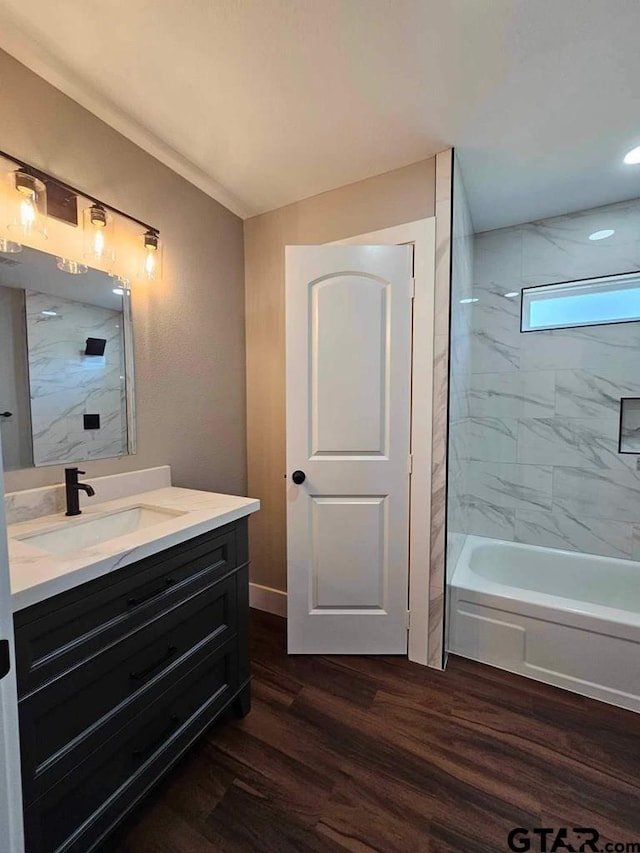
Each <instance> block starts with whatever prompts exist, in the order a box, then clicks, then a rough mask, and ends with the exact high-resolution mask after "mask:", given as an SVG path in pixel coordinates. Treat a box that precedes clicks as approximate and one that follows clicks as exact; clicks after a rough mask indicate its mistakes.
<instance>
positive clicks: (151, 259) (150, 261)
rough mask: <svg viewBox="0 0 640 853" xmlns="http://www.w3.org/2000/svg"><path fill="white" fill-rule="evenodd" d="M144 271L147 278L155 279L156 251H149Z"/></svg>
mask: <svg viewBox="0 0 640 853" xmlns="http://www.w3.org/2000/svg"><path fill="white" fill-rule="evenodd" d="M144 271H145V274H146V276H147V278H153V274H154V273H155V271H156V256H155V249H147V257H146V258H145V259H144Z"/></svg>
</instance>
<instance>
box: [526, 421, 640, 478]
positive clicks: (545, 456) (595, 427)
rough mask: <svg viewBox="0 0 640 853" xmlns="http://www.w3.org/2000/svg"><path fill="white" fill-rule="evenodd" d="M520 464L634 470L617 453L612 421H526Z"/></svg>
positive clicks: (614, 425) (615, 431)
mask: <svg viewBox="0 0 640 853" xmlns="http://www.w3.org/2000/svg"><path fill="white" fill-rule="evenodd" d="M517 461H518V462H520V463H523V464H534V465H560V466H565V467H571V466H573V467H576V468H600V469H603V468H604V469H617V468H630V467H631V465H630V463H629V462H628V461H626V460H625V458H624V456H621V455H620V454H619V453H618V423H617V421H615V420H613V419H612V418H609V419H606V420H603V419H598V418H526V419H523V420H521V421H520V423H519V426H518V460H517ZM633 467H634V468H635V463H633Z"/></svg>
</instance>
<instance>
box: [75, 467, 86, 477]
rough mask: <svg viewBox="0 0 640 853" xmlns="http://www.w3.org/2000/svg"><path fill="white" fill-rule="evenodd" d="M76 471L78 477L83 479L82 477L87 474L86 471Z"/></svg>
mask: <svg viewBox="0 0 640 853" xmlns="http://www.w3.org/2000/svg"><path fill="white" fill-rule="evenodd" d="M76 471H77V472H78V474H79V476H80V477H84V475H85V474H86V473H87V472H86V471H81V470H80V469H79V468H76Z"/></svg>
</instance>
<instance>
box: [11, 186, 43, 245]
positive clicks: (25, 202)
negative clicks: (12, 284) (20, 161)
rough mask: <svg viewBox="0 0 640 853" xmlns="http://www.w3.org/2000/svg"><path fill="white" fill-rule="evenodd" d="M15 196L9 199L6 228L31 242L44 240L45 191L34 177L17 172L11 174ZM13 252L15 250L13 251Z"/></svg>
mask: <svg viewBox="0 0 640 853" xmlns="http://www.w3.org/2000/svg"><path fill="white" fill-rule="evenodd" d="M11 179H12V183H13V188H14V190H15V194H12V195H11V197H10V198H9V205H10V209H11V219H10V221H9V222H8V223H7V228H8V229H10V230H11V231H14V232H16V233H19V234H21V235H22V237H24V238H26V239H28V240H31V239H33V238H34V237H36V236H39V237H44V238H46V236H47V233H46V211H47V189H46V186H45V184H44V183H43V182H42V181H41V180H40V179H39V178H36V177H35V176H34V175H31V174H29V173H28V172H25V171H21V170H18V171H16V172H12V173H11ZM14 251H15V249H14Z"/></svg>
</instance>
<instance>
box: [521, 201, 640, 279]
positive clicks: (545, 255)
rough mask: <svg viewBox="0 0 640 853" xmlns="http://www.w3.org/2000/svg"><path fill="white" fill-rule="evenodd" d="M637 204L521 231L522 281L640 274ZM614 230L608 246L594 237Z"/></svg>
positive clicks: (557, 219) (532, 225)
mask: <svg viewBox="0 0 640 853" xmlns="http://www.w3.org/2000/svg"><path fill="white" fill-rule="evenodd" d="M639 219H640V205H638V202H637V201H633V202H623V203H622V204H618V205H608V207H607V208H606V209H605V208H595V209H592V210H585V211H581V212H578V213H574V214H571V215H570V216H558V217H555V218H553V219H545V220H543V221H541V222H531V223H528V224H527V225H524V226H521V246H522V276H523V278H524V279H526V280H528V281H529V282H530V283H533V282H535V283H539V284H547V283H549V282H552V281H573V280H575V279H582V278H594V277H596V276H602V275H612V274H613V273H612V270H614V271H617V272H631V271H633V270H638V269H640V242H639V237H638V220H639ZM605 228H607V229H613V230H614V231H615V234H613V235H612V236H611V237H609V238H607V239H606V240H597V241H593V240H589V235H590V234H593V232H594V231H601V230H603V229H605Z"/></svg>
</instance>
